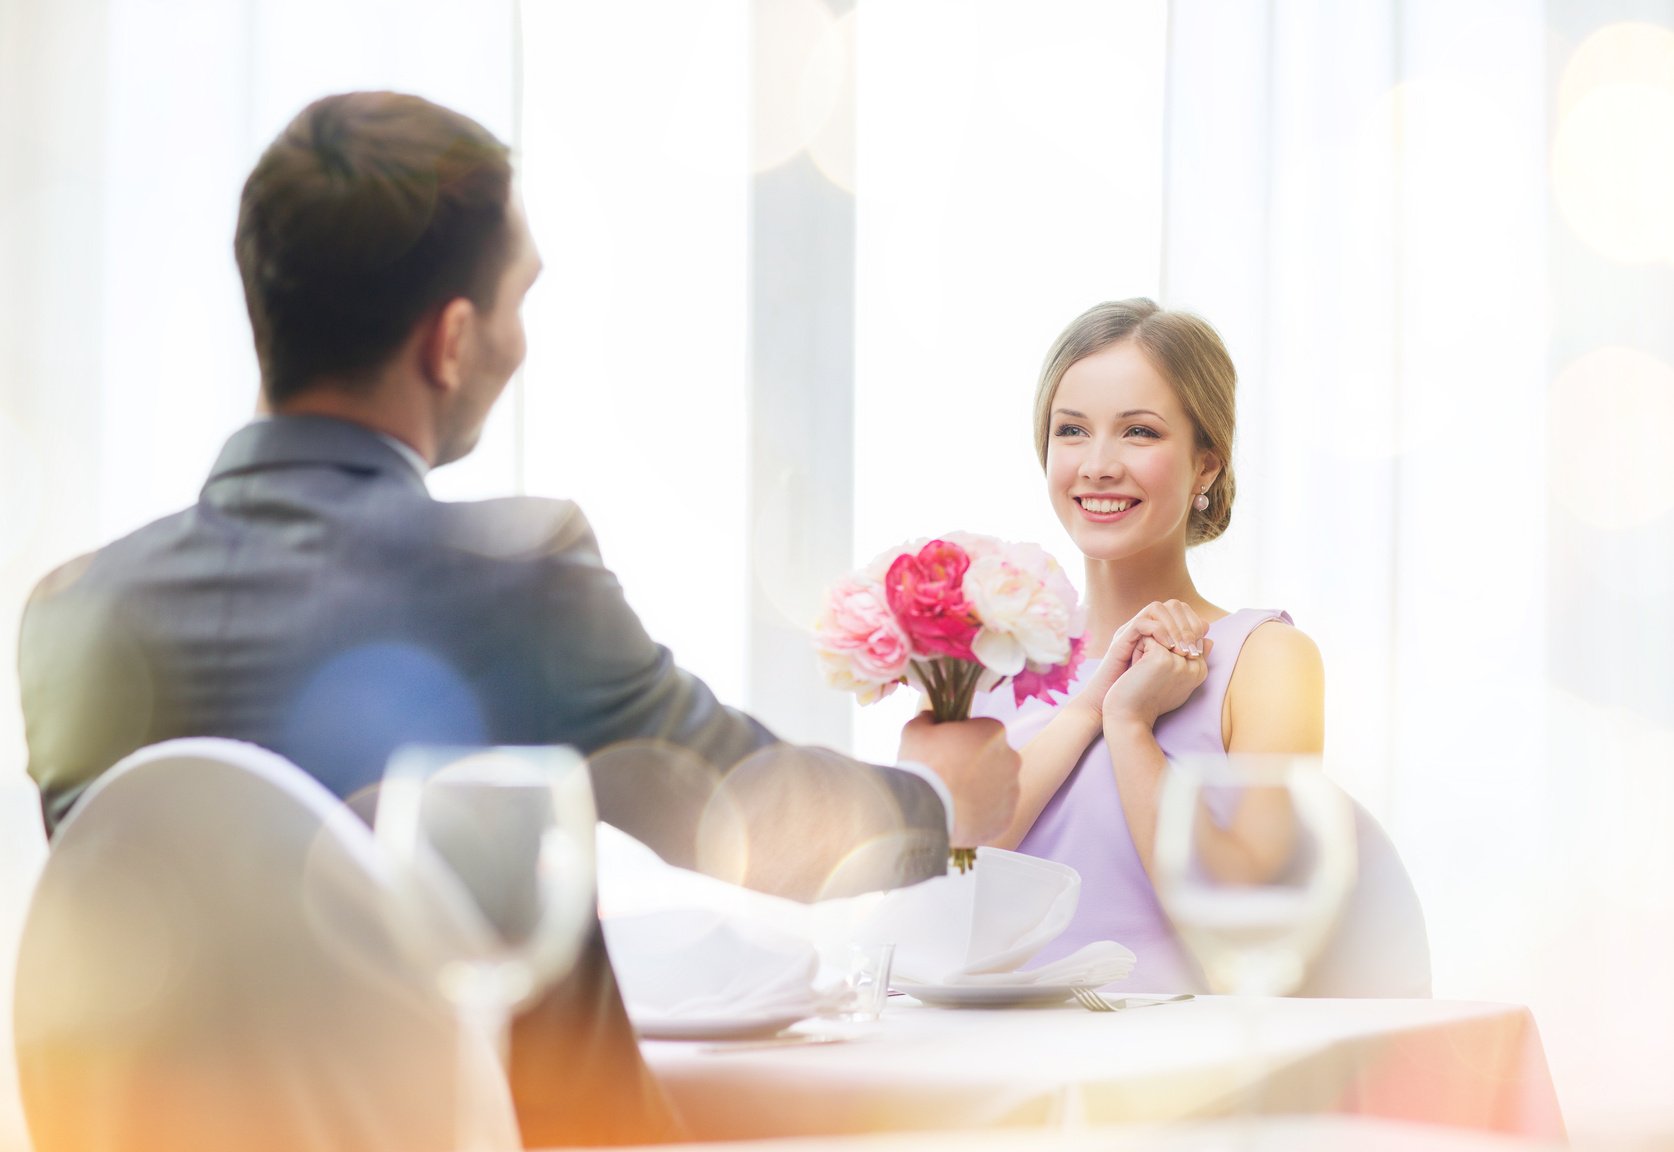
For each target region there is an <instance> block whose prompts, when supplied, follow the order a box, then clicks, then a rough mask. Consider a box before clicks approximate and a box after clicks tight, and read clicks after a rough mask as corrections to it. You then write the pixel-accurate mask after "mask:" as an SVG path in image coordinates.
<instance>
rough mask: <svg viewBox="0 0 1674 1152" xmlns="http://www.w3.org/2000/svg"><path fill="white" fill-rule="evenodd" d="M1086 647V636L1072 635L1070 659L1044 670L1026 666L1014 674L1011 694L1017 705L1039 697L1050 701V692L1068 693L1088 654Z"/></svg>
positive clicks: (1062, 694)
mask: <svg viewBox="0 0 1674 1152" xmlns="http://www.w3.org/2000/svg"><path fill="white" fill-rule="evenodd" d="M1086 647H1087V639H1086V637H1084V636H1075V637H1072V638H1071V639H1070V653H1069V659H1068V660H1066V661H1064V662H1063V663H1062V664H1054V665H1052V667H1050V668H1047V669H1046V670H1045V671H1042V672H1037V671H1035V670H1034V669H1033V668H1031V667H1027V666H1025V667H1024V669H1023V671H1021V672H1018V673H1016V674H1014V675H1013V676H1012V678H1011V694H1012V698H1013V699H1014V700H1016V701H1017V706H1018V707H1019V708H1021V707H1022V706H1023V701H1025V700H1030V699H1035V698H1037V697H1038V698H1039V699H1042V700H1046V701H1048V702H1050V700H1051V697H1049V696H1048V695H1047V693H1048V692H1056V693H1058V694H1059V695H1060V696H1064V695H1068V693H1069V686H1070V684H1071V683H1073V682H1074V680H1075V670H1076V669H1077V668H1079V667H1080V666H1081V661H1082V659H1083V658H1084V657H1085V656H1086V651H1085V650H1086Z"/></svg>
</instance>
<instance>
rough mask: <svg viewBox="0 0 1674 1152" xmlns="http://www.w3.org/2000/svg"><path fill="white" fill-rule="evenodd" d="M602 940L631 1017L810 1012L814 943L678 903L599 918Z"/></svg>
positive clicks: (814, 1000) (813, 999)
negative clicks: (656, 909)
mask: <svg viewBox="0 0 1674 1152" xmlns="http://www.w3.org/2000/svg"><path fill="white" fill-rule="evenodd" d="M604 933H605V944H606V946H607V947H608V948H609V949H610V959H611V964H612V966H613V967H614V968H615V970H616V978H617V980H618V982H619V983H620V984H621V987H622V998H623V1000H625V1001H626V1002H627V1007H628V1014H629V1015H630V1016H633V1017H636V1018H647V1017H652V1018H662V1019H666V1018H681V1019H707V1018H729V1019H734V1018H742V1017H766V1016H777V1015H794V1014H796V1013H805V1014H808V1015H812V1014H813V1013H814V1011H815V1010H816V1009H817V1008H818V998H817V997H816V996H815V994H814V975H815V973H816V971H817V970H818V968H819V958H818V956H817V955H816V953H815V952H814V949H813V947H812V946H811V945H809V944H807V943H805V942H803V941H800V940H796V939H793V938H790V937H787V936H783V935H780V934H775V933H772V932H770V931H768V930H766V929H763V928H761V927H760V926H758V925H752V924H749V923H747V922H740V921H734V920H728V919H726V918H724V917H722V916H719V915H717V914H715V913H712V912H705V911H701V910H698V909H677V910H670V911H664V912H647V913H643V914H641V915H637V916H618V917H611V918H610V919H607V920H605V921H604Z"/></svg>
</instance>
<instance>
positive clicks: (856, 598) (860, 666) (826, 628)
mask: <svg viewBox="0 0 1674 1152" xmlns="http://www.w3.org/2000/svg"><path fill="white" fill-rule="evenodd" d="M814 646H815V649H816V650H817V651H818V653H819V658H820V665H821V667H822V668H823V669H824V671H825V678H826V682H827V683H829V684H830V685H831V686H832V687H834V688H840V689H842V690H844V691H846V692H853V693H855V694H856V695H857V696H859V697H860V702H861V703H862V704H870V703H872V702H873V701H875V700H881V699H882V698H883V697H885V696H887V695H889V694H890V693H891V692H893V691H894V690H895V685H896V682H897V681H899V680H900V679H901V675H902V673H904V672H905V671H906V670H907V662H908V661H909V660H910V659H911V658H912V646H911V644H910V643H909V642H908V640H907V634H906V633H905V632H903V631H902V630H901V626H900V625H899V624H898V623H896V621H895V617H894V615H893V614H892V613H891V612H890V610H889V604H888V602H887V599H886V597H885V595H884V590H883V586H882V585H881V584H878V583H876V582H874V581H871V580H866V579H864V578H862V577H857V576H849V577H846V578H844V579H843V580H840V581H839V582H838V583H837V584H836V585H835V586H834V587H833V588H832V589H831V591H830V593H829V594H828V595H827V596H826V602H825V607H824V609H822V610H821V612H820V616H819V619H818V620H817V621H815V624H814Z"/></svg>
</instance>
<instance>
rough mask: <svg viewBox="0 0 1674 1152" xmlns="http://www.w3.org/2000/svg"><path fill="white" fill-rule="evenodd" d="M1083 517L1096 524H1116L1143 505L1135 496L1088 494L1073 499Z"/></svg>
mask: <svg viewBox="0 0 1674 1152" xmlns="http://www.w3.org/2000/svg"><path fill="white" fill-rule="evenodd" d="M1073 499H1074V500H1075V502H1076V504H1077V505H1078V506H1079V507H1080V509H1081V515H1082V516H1084V517H1085V518H1086V519H1088V520H1091V521H1092V522H1093V523H1095V524H1114V523H1116V522H1117V521H1118V520H1124V519H1126V518H1127V516H1128V514H1129V513H1131V512H1132V511H1133V510H1134V509H1136V508H1138V507H1139V505H1140V504H1141V503H1142V501H1140V500H1139V499H1138V498H1137V497H1133V496H1101V495H1093V494H1092V493H1087V494H1084V495H1081V496H1076V497H1073Z"/></svg>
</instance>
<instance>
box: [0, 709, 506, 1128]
mask: <svg viewBox="0 0 1674 1152" xmlns="http://www.w3.org/2000/svg"><path fill="white" fill-rule="evenodd" d="M391 908H392V901H391V899H390V889H389V883H388V880H387V877H386V875H385V873H384V871H383V868H382V865H381V861H380V859H379V857H378V856H377V855H376V854H375V852H374V848H373V844H372V839H371V832H370V831H369V830H368V829H367V827H366V826H365V825H364V824H363V823H361V822H360V820H359V819H358V818H356V817H355V816H354V815H353V814H352V813H351V812H350V811H349V810H348V809H347V808H346V807H345V806H343V805H342V804H341V803H340V802H338V801H337V800H336V799H335V798H334V797H332V796H331V795H330V794H329V793H327V792H326V791H325V789H324V788H322V787H321V786H320V785H319V784H318V783H317V782H316V781H314V780H313V779H311V778H310V777H308V776H307V775H305V774H304V773H303V772H301V771H300V770H299V769H297V768H296V767H295V766H294V765H292V764H290V763H289V762H288V761H286V760H284V759H282V758H281V757H279V756H276V755H274V754H272V753H270V752H267V751H265V750H263V749H260V748H257V747H254V746H253V745H248V744H239V743H235V742H232V741H227V740H215V739H191V740H175V741H170V742H168V743H165V744H159V745H156V746H154V747H151V748H147V749H143V750H141V751H139V752H136V753H135V754H134V755H132V756H130V757H128V758H127V759H125V760H124V761H122V762H121V763H120V764H118V765H117V766H116V767H115V768H113V769H112V770H111V771H110V772H109V773H107V774H106V775H105V776H104V777H103V778H101V779H100V780H99V781H98V783H97V784H95V785H94V787H92V788H91V789H89V790H88V793H87V795H86V796H84V797H83V798H82V800H81V802H80V803H79V804H78V805H77V807H76V808H75V810H74V811H73V812H72V813H71V814H70V816H69V818H68V819H67V820H65V822H64V823H63V824H62V825H60V827H59V830H58V833H57V835H56V836H55V838H54V840H53V844H52V851H51V854H50V855H49V857H48V859H47V862H46V866H45V868H44V870H43V872H42V875H41V878H40V882H39V884H38V885H37V887H36V891H35V895H34V899H33V901H32V903H31V905H30V909H29V913H28V918H27V921H26V923H25V926H24V932H23V940H22V945H21V948H20V952H19V958H18V971H17V984H16V997H15V1016H16V1020H15V1027H16V1046H17V1062H18V1073H19V1082H20V1085H21V1088H22V1093H23V1101H24V1111H25V1115H26V1117H27V1120H28V1124H29V1129H30V1134H31V1136H32V1138H33V1141H34V1144H35V1150H36V1152H94V1150H97V1152H152V1150H163V1149H167V1150H169V1152H192V1150H195V1149H205V1150H207V1149H218V1150H219V1149H239V1150H240V1152H269V1150H272V1152H278V1150H280V1149H284V1150H286V1152H294V1150H299V1149H309V1150H334V1152H336V1150H341V1152H383V1150H386V1149H387V1150H389V1152H395V1150H397V1149H399V1150H401V1152H425V1150H429V1149H435V1150H438V1152H440V1150H442V1149H448V1148H452V1147H454V1146H455V1142H456V1129H455V1116H454V1101H455V1094H456V1086H457V1084H458V1082H459V1077H460V1076H461V1075H468V1076H471V1077H473V1078H480V1079H479V1080H478V1082H479V1083H480V1084H482V1085H484V1086H486V1087H487V1088H488V1092H487V1093H486V1097H487V1098H488V1099H490V1100H491V1101H493V1102H494V1103H495V1104H499V1103H501V1102H502V1101H503V1108H501V1109H498V1110H497V1113H496V1114H494V1115H486V1116H485V1115H479V1116H477V1117H475V1118H474V1123H475V1125H476V1130H477V1131H478V1132H480V1133H481V1134H482V1135H483V1136H484V1137H485V1138H486V1139H489V1140H492V1142H493V1145H494V1146H498V1147H506V1148H515V1147H517V1144H518V1138H517V1129H516V1122H515V1120H514V1118H513V1114H512V1110H511V1103H510V1098H509V1095H506V1093H505V1089H504V1085H505V1081H504V1074H503V1071H502V1070H501V1068H500V1066H499V1064H498V1063H497V1061H496V1060H495V1058H494V1056H493V1055H492V1053H491V1052H490V1051H489V1050H488V1048H487V1047H486V1046H481V1047H474V1046H472V1045H471V1044H469V1043H467V1046H466V1047H465V1048H464V1049H463V1050H461V1049H460V1048H459V1047H458V1044H457V1043H456V1041H457V1038H458V1036H459V1033H458V1031H457V1029H456V1027H455V1020H454V1016H453V1013H452V1011H451V1009H450V1007H449V1005H448V1003H447V1002H446V1000H444V999H443V998H442V996H441V995H440V993H439V992H438V991H437V990H436V988H435V986H434V982H433V980H432V979H431V976H430V974H429V973H427V972H424V971H420V970H418V968H419V966H418V965H415V964H413V963H411V962H410V961H408V960H407V959H406V958H405V956H404V954H403V952H402V951H401V949H400V948H398V947H397V941H396V939H395V937H394V934H393V930H392V927H391V919H390V916H391ZM477 1097H478V1099H482V1098H484V1094H483V1093H480V1092H479V1093H477Z"/></svg>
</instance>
